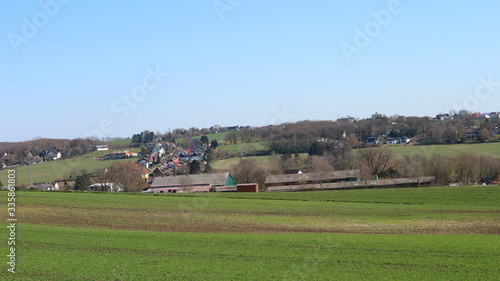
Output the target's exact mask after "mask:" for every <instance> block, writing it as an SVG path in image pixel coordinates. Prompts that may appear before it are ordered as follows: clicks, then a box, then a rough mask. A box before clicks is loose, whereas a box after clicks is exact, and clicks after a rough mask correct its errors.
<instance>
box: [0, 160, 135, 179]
mask: <svg viewBox="0 0 500 281" xmlns="http://www.w3.org/2000/svg"><path fill="white" fill-rule="evenodd" d="M134 160H137V159H135V158H130V159H123V160H109V161H97V160H92V159H90V158H87V157H84V156H83V157H78V158H73V159H64V160H58V161H50V162H43V163H40V164H37V165H31V166H30V167H28V166H23V167H17V168H15V170H16V181H17V185H27V184H29V172H28V171H29V169H31V178H32V182H33V183H40V182H50V181H54V180H56V179H60V178H66V177H69V175H73V177H74V176H76V175H78V174H81V171H82V169H83V170H87V171H88V172H92V171H94V170H95V169H100V168H107V167H109V166H111V165H112V164H113V163H114V162H115V161H125V162H126V161H134ZM7 171H8V170H3V171H0V180H2V183H3V184H5V185H6V184H7Z"/></svg>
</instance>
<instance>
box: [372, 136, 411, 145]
mask: <svg viewBox="0 0 500 281" xmlns="http://www.w3.org/2000/svg"><path fill="white" fill-rule="evenodd" d="M382 139H383V136H367V137H366V139H365V144H366V145H375V144H380V143H382ZM385 143H386V144H408V143H411V139H410V138H409V137H404V136H403V137H400V138H387V141H386V142H385Z"/></svg>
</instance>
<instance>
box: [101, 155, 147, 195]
mask: <svg viewBox="0 0 500 281" xmlns="http://www.w3.org/2000/svg"><path fill="white" fill-rule="evenodd" d="M108 175H109V179H110V180H111V182H113V183H114V184H117V185H121V186H123V191H125V192H137V191H140V190H141V189H142V188H144V187H145V185H146V183H145V181H144V180H143V179H142V176H141V173H140V166H138V165H137V164H136V163H134V162H115V163H113V164H112V165H111V167H109V169H108Z"/></svg>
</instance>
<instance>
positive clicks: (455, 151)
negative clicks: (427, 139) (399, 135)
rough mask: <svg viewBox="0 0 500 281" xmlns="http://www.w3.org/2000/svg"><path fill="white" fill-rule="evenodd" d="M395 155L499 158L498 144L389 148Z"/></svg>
mask: <svg viewBox="0 0 500 281" xmlns="http://www.w3.org/2000/svg"><path fill="white" fill-rule="evenodd" d="M390 149H392V151H393V152H394V153H395V154H396V155H417V154H421V155H425V156H432V155H434V154H437V155H443V156H456V155H459V154H460V153H469V154H474V155H485V156H495V157H500V142H491V143H475V144H452V145H409V146H402V145H398V146H390Z"/></svg>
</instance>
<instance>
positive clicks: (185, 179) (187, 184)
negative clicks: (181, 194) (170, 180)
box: [179, 175, 193, 192]
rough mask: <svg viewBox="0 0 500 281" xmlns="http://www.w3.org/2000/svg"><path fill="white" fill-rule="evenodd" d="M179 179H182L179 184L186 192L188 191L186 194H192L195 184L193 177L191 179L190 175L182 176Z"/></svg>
mask: <svg viewBox="0 0 500 281" xmlns="http://www.w3.org/2000/svg"><path fill="white" fill-rule="evenodd" d="M179 177H180V178H179V183H180V184H181V186H182V189H184V191H186V192H190V191H191V184H192V183H193V180H192V179H191V177H189V175H182V176H179Z"/></svg>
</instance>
